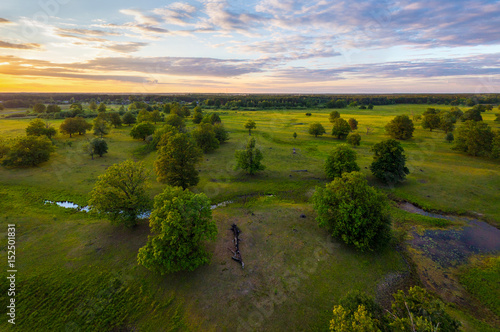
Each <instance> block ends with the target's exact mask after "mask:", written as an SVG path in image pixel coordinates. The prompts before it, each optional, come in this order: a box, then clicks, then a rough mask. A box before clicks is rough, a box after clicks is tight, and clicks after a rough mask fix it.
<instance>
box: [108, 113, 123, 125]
mask: <svg viewBox="0 0 500 332" xmlns="http://www.w3.org/2000/svg"><path fill="white" fill-rule="evenodd" d="M109 121H110V122H111V124H112V125H113V126H114V127H115V128H118V127H121V126H122V123H123V122H122V118H121V117H120V114H119V113H117V112H114V113H111V114H110V115H109Z"/></svg>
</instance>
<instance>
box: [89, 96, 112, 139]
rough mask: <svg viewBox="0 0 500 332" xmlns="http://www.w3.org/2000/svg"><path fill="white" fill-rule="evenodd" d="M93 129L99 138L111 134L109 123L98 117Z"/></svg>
mask: <svg viewBox="0 0 500 332" xmlns="http://www.w3.org/2000/svg"><path fill="white" fill-rule="evenodd" d="M101 105H102V104H101ZM92 128H93V129H94V135H96V136H99V137H100V138H102V137H103V136H104V135H107V134H109V123H108V121H106V120H105V119H104V118H103V117H99V116H98V117H97V118H95V119H94V121H93V123H92Z"/></svg>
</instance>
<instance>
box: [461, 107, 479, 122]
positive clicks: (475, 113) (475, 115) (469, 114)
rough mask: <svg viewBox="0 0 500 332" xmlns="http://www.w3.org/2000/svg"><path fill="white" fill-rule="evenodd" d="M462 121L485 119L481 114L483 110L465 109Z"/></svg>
mask: <svg viewBox="0 0 500 332" xmlns="http://www.w3.org/2000/svg"><path fill="white" fill-rule="evenodd" d="M460 120H462V122H465V121H469V120H471V121H483V117H482V116H481V111H480V110H478V109H470V110H467V111H465V113H464V114H463V115H462V117H461V118H460Z"/></svg>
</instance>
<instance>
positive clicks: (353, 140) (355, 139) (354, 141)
mask: <svg viewBox="0 0 500 332" xmlns="http://www.w3.org/2000/svg"><path fill="white" fill-rule="evenodd" d="M360 142H361V135H360V134H358V133H350V134H349V135H347V143H349V144H351V145H352V146H359V145H360Z"/></svg>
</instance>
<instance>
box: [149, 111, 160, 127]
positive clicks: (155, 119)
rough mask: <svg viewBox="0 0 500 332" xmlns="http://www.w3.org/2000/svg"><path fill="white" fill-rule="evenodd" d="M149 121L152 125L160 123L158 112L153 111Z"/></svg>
mask: <svg viewBox="0 0 500 332" xmlns="http://www.w3.org/2000/svg"><path fill="white" fill-rule="evenodd" d="M151 121H153V122H154V124H156V123H157V122H161V121H162V117H161V113H160V111H158V110H154V111H153V112H151Z"/></svg>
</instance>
